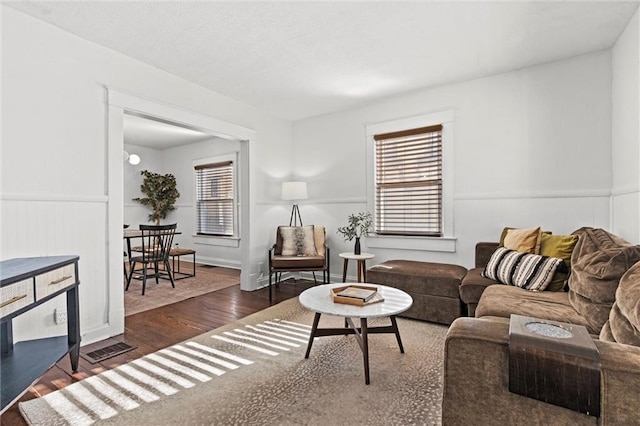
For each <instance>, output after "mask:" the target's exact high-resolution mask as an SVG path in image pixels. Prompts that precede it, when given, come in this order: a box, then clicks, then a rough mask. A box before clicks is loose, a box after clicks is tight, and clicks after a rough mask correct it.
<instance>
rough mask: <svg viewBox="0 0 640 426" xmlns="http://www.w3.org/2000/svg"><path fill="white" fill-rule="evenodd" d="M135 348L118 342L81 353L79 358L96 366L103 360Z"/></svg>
mask: <svg viewBox="0 0 640 426" xmlns="http://www.w3.org/2000/svg"><path fill="white" fill-rule="evenodd" d="M135 348H136V347H135V346H131V345H130V344H128V343H125V342H119V343H114V344H112V345H109V346H105V347H104V348H100V349H96V350H93V351H91V352H87V353H82V351H81V352H80V356H82V358H84V359H86V360H87V361H89V362H90V363H91V364H96V363H98V362H100V361H104V360H105V359H108V358H112V357H114V356H117V355H120V354H123V353H125V352H129V351H132V350H134V349H135Z"/></svg>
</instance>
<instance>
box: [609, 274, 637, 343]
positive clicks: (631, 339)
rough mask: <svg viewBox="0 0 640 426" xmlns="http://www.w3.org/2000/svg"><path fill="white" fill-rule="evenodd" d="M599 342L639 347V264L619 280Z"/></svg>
mask: <svg viewBox="0 0 640 426" xmlns="http://www.w3.org/2000/svg"><path fill="white" fill-rule="evenodd" d="M600 340H606V341H609V342H617V343H624V344H625V345H633V346H640V262H638V263H636V264H635V265H633V266H632V267H631V268H630V269H629V270H628V271H627V272H626V273H625V274H624V275H623V276H622V278H621V279H620V284H619V285H618V289H617V290H616V301H615V302H614V304H613V307H612V308H611V313H610V314H609V320H608V321H607V322H606V324H605V325H604V327H603V328H602V331H601V332H600Z"/></svg>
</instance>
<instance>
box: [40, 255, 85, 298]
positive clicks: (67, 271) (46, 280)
mask: <svg viewBox="0 0 640 426" xmlns="http://www.w3.org/2000/svg"><path fill="white" fill-rule="evenodd" d="M75 282H76V268H75V265H74V264H71V265H67V266H63V267H62V268H58V269H56V270H54V271H51V272H47V273H45V274H41V275H37V276H36V300H40V299H42V298H43V297H46V296H48V295H50V294H52V293H55V292H56V291H58V290H62V289H63V288H66V287H69V286H70V285H72V284H75Z"/></svg>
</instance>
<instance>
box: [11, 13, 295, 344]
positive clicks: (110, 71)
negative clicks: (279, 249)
mask: <svg viewBox="0 0 640 426" xmlns="http://www.w3.org/2000/svg"><path fill="white" fill-rule="evenodd" d="M1 7H2V9H1V11H2V17H1V19H2V91H3V93H2V99H1V102H2V122H3V126H2V159H1V169H2V170H1V173H2V182H1V184H2V187H1V199H2V205H1V208H2V213H1V214H2V242H1V251H2V258H3V259H8V258H13V257H21V256H42V255H54V254H61V253H74V254H78V255H80V279H81V285H80V309H81V332H82V335H83V344H87V343H90V342H91V341H95V340H99V339H102V338H104V337H106V336H108V335H113V334H117V333H119V332H122V330H123V301H122V299H120V300H109V298H108V294H109V290H110V289H111V288H112V286H121V285H122V272H121V268H119V270H114V268H111V270H109V268H107V265H108V263H109V261H108V251H107V246H108V244H109V241H108V238H107V229H106V224H107V205H108V200H109V193H108V191H107V186H108V185H107V182H108V176H107V159H106V158H107V157H106V153H107V140H108V139H107V134H106V129H107V128H108V125H107V107H106V104H105V102H106V99H105V88H104V86H105V85H107V86H109V87H114V88H118V89H121V90H123V91H128V92H131V93H133V94H136V95H138V96H141V97H147V98H150V99H155V100H158V101H160V102H163V103H166V104H169V105H174V106H177V107H180V108H183V109H185V110H189V111H194V112H198V113H201V114H206V115H208V116H211V117H216V118H218V119H220V120H224V121H226V122H229V123H235V124H237V125H239V126H243V127H245V128H249V129H254V130H255V131H256V134H257V137H256V140H255V141H253V142H252V143H253V146H251V149H250V158H251V169H250V179H251V197H252V198H251V199H252V200H255V199H256V194H266V193H269V192H273V191H272V188H271V186H270V184H271V182H272V180H273V179H274V176H277V175H280V174H282V175H283V174H286V173H289V167H290V164H291V163H290V161H289V160H290V154H289V152H290V148H291V124H290V122H288V121H285V120H279V119H275V118H273V117H271V116H270V115H269V114H268V113H264V112H261V111H259V110H256V109H255V108H252V107H249V106H247V105H244V104H242V103H239V102H237V101H234V100H231V99H229V98H226V97H224V96H222V95H220V94H217V93H214V92H212V91H208V90H205V89H203V88H202V87H199V86H197V85H195V84H192V83H190V82H187V81H185V80H183V79H180V78H177V77H175V76H174V75H171V74H169V73H165V72H162V71H159V70H158V69H156V68H154V67H151V66H148V65H146V64H143V63H141V62H139V61H136V60H133V59H131V58H129V57H126V56H124V55H121V54H119V53H116V52H114V51H112V50H109V49H106V48H104V47H101V46H98V45H96V44H94V43H91V42H88V41H86V40H83V39H81V38H79V37H76V36H74V35H72V34H70V33H67V32H64V31H62V30H60V29H58V28H56V27H53V26H51V25H49V24H47V23H44V22H42V21H39V20H37V19H34V18H32V17H29V16H27V15H24V14H22V13H20V12H17V11H15V10H13V9H10V8H7V7H5V6H4V5H2V6H1ZM144 161H145V160H144V159H143V162H144ZM143 166H144V163H143V164H141V167H143ZM119 196H120V197H121V198H122V192H121V191H120V193H119ZM245 207H247V208H248V209H249V210H250V213H251V215H252V216H255V219H254V220H253V221H252V224H253V223H256V224H258V225H261V226H262V228H261V229H258V228H256V231H255V232H256V235H255V236H253V235H252V238H251V240H252V241H253V242H252V244H251V246H250V248H249V251H248V256H247V259H248V262H249V263H250V264H251V267H250V270H251V276H252V281H251V286H253V287H255V286H256V285H257V283H256V279H257V276H258V256H259V257H260V260H261V259H263V258H264V257H265V254H264V253H266V249H267V245H268V240H269V239H268V238H267V237H266V234H265V232H266V231H265V230H266V229H273V224H272V223H268V218H269V215H264V216H263V215H262V214H261V210H262V208H260V207H256V206H255V205H254V204H253V203H250V205H249V206H245ZM265 218H267V219H265ZM252 232H253V231H252ZM119 255H121V253H119ZM120 264H121V263H120ZM61 306H64V302H63V301H62V300H61V299H60V298H57V299H55V300H53V301H51V302H49V303H47V304H46V305H44V306H42V307H41V308H39V309H36V310H33V311H31V312H29V313H28V314H26V315H23V316H21V317H19V318H18V319H16V321H14V337H15V339H16V340H17V341H20V340H24V339H27V338H33V337H41V336H48V335H52V334H62V333H63V330H64V328H63V326H55V325H54V324H53V311H54V309H55V308H56V307H61ZM114 306H115V307H116V308H117V309H119V311H116V313H115V314H112V315H110V314H109V313H110V312H113V309H114ZM110 310H111V311H110Z"/></svg>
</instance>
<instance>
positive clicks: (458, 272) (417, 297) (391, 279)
mask: <svg viewBox="0 0 640 426" xmlns="http://www.w3.org/2000/svg"><path fill="white" fill-rule="evenodd" d="M466 273H467V269H466V268H464V267H462V266H458V265H451V264H447V263H432V262H418V261H412V260H388V261H386V262H384V263H381V264H379V265H375V266H372V267H371V268H369V269H368V270H367V282H368V283H377V284H383V285H388V286H390V287H395V288H399V289H400V290H403V291H405V292H407V293H409V294H410V295H411V297H413V305H412V306H411V308H410V309H409V310H408V311H406V312H404V313H402V314H400V316H403V317H407V318H414V319H420V320H425V321H431V322H437V323H441V324H451V323H452V322H453V320H455V319H456V318H458V317H460V316H463V315H465V314H466V313H465V312H464V305H463V304H462V302H461V301H460V290H459V287H460V282H461V281H462V278H464V276H465V274H466Z"/></svg>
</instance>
